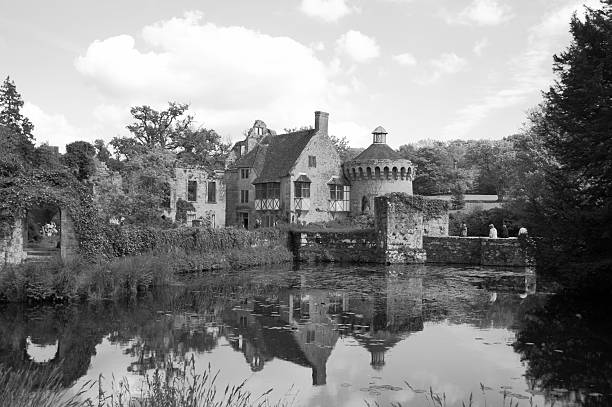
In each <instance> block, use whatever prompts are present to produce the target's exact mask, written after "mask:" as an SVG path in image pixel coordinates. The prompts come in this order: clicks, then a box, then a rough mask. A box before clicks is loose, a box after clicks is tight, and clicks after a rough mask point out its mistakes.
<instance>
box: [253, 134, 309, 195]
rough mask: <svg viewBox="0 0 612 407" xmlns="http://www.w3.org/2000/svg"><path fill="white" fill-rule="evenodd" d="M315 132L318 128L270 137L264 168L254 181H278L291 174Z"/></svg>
mask: <svg viewBox="0 0 612 407" xmlns="http://www.w3.org/2000/svg"><path fill="white" fill-rule="evenodd" d="M315 134H317V130H314V129H312V130H301V131H296V132H293V133H287V134H281V135H278V136H274V137H269V138H268V140H267V142H268V148H267V151H266V154H265V161H264V163H263V169H262V171H261V173H260V175H259V177H258V178H257V179H256V180H255V181H254V183H261V182H278V181H279V180H280V178H282V177H285V176H287V175H289V173H290V172H291V169H292V168H293V166H294V165H295V162H296V161H297V159H298V158H299V157H300V154H302V151H303V150H304V148H305V147H306V145H307V144H308V142H309V141H310V139H312V137H313V136H314V135H315ZM247 155H248V154H247ZM246 157H247V156H245V158H246Z"/></svg>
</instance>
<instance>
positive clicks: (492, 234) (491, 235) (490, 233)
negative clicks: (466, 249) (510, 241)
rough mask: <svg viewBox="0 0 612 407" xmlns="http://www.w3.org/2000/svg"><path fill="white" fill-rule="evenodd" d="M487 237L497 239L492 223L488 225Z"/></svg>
mask: <svg viewBox="0 0 612 407" xmlns="http://www.w3.org/2000/svg"><path fill="white" fill-rule="evenodd" d="M489 239H497V229H495V226H494V225H493V224H492V223H491V224H490V225H489Z"/></svg>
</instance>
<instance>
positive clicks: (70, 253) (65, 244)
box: [60, 208, 79, 261]
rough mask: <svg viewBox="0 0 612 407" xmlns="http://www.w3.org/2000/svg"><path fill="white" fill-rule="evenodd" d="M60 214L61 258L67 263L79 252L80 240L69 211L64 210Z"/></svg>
mask: <svg viewBox="0 0 612 407" xmlns="http://www.w3.org/2000/svg"><path fill="white" fill-rule="evenodd" d="M60 214H61V216H60V219H61V221H60V222H61V226H60V231H61V232H60V233H61V238H60V239H61V240H60V242H61V243H60V256H61V257H62V260H64V261H66V260H70V259H72V258H74V257H75V256H76V255H77V253H78V252H79V240H78V239H77V236H76V231H75V229H74V221H73V220H72V218H71V217H70V214H69V213H68V210H67V209H65V208H62V209H60Z"/></svg>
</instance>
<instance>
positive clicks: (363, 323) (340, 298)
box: [223, 278, 423, 385]
mask: <svg viewBox="0 0 612 407" xmlns="http://www.w3.org/2000/svg"><path fill="white" fill-rule="evenodd" d="M422 288H423V286H422V279H421V278H409V279H394V278H388V279H386V287H380V289H379V290H377V291H376V292H377V294H367V293H364V294H355V293H351V294H350V295H349V293H348V292H346V291H343V290H338V291H333V290H324V289H309V288H307V287H306V286H305V284H304V280H303V279H302V284H301V287H300V288H294V289H285V290H282V291H281V292H279V293H278V294H277V295H274V296H268V297H263V296H262V297H253V298H249V299H246V300H243V301H242V302H241V303H240V304H238V305H237V306H236V307H234V308H233V309H231V310H228V311H227V312H226V313H225V314H224V316H223V322H224V324H225V333H226V335H227V337H228V339H229V341H230V343H231V344H232V346H233V347H234V349H236V350H239V351H241V352H242V353H243V354H244V356H245V358H246V361H247V363H249V365H250V366H251V369H252V370H253V371H259V370H261V369H263V367H264V364H265V363H266V362H268V361H270V360H272V359H273V358H280V359H283V360H287V361H290V362H293V363H296V364H299V365H301V366H307V367H310V368H311V369H312V381H313V384H314V385H321V384H325V383H326V368H325V365H326V363H327V359H328V358H329V356H330V354H331V351H332V349H333V348H334V346H335V344H336V342H337V340H338V338H340V337H343V336H351V337H353V338H355V339H356V340H357V342H358V343H359V344H360V345H362V346H363V347H365V348H366V349H367V350H368V351H369V352H370V354H371V365H372V366H373V367H374V368H376V369H380V368H381V367H382V366H383V365H384V364H385V352H386V351H387V350H388V349H390V348H391V347H393V346H394V345H395V344H396V343H397V342H399V341H400V340H402V339H403V338H405V337H406V336H407V335H408V334H409V333H410V332H414V331H420V330H422V329H423V319H422V297H423V289H422Z"/></svg>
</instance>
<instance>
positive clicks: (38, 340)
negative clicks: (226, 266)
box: [0, 266, 612, 406]
mask: <svg viewBox="0 0 612 407" xmlns="http://www.w3.org/2000/svg"><path fill="white" fill-rule="evenodd" d="M594 301H595V302H592V301H591V300H586V299H583V298H582V297H580V298H578V297H575V298H574V297H573V296H572V295H570V294H554V293H552V291H551V289H549V288H548V289H547V288H546V284H545V283H542V282H540V281H537V278H536V275H535V274H534V273H533V272H532V271H530V270H524V269H522V270H516V269H514V270H513V269H510V270H508V269H491V268H478V267H435V266H402V267H376V266H374V267H373V266H368V267H308V268H301V269H298V270H294V269H291V268H289V267H287V268H280V269H272V270H270V269H268V270H256V271H248V272H235V273H230V275H229V276H228V275H227V274H207V275H204V276H200V277H188V278H186V279H185V280H184V281H183V284H182V285H180V286H177V287H171V288H168V289H164V290H162V291H160V292H154V293H149V294H147V295H146V296H144V297H141V298H138V299H135V300H132V301H129V302H121V303H117V302H106V303H97V304H81V305H72V306H54V307H36V308H31V307H24V306H14V305H1V306H0V363H4V364H7V365H9V366H13V367H21V366H24V365H25V364H27V363H32V362H34V366H48V365H59V366H60V369H61V371H62V374H63V377H62V379H63V383H64V385H65V386H66V387H68V388H72V389H77V388H80V387H81V386H82V385H83V384H84V383H85V382H87V381H88V380H97V379H99V377H100V375H102V377H103V383H104V385H106V386H110V384H109V383H110V381H111V378H112V377H113V376H114V377H115V378H116V379H120V378H123V379H124V380H127V381H128V382H129V383H130V386H131V387H132V388H138V386H139V385H140V383H142V379H143V377H145V376H146V375H147V374H149V375H150V374H152V373H153V372H154V370H155V369H156V368H159V369H164V370H166V371H172V370H173V369H176V370H182V367H183V366H184V364H185V363H189V362H190V361H191V360H193V361H195V366H196V369H200V370H205V369H208V366H209V365H210V366H211V368H212V369H213V370H214V371H216V370H220V373H219V376H218V379H217V383H218V385H219V388H220V390H222V389H223V388H224V387H225V384H227V383H230V384H239V383H240V382H241V381H243V380H246V388H247V389H249V390H251V391H253V392H254V393H256V394H261V393H263V392H265V391H267V390H269V389H273V390H272V393H271V394H270V398H271V399H272V400H278V399H285V400H290V401H292V403H293V405H295V406H302V405H303V406H363V405H365V403H366V401H367V402H369V403H373V402H378V403H379V404H380V405H382V406H385V405H390V404H391V403H398V402H399V403H401V405H403V406H423V405H433V403H431V401H430V400H428V399H427V397H428V396H427V394H428V393H429V390H430V388H431V389H432V391H433V392H435V393H438V394H440V395H442V394H443V395H444V396H445V397H446V405H448V406H453V405H461V402H466V404H467V400H468V398H469V395H470V393H472V394H473V397H474V400H475V401H476V403H477V404H476V405H484V402H485V400H486V402H487V405H502V403H503V402H504V397H506V404H504V405H507V403H508V399H509V398H512V399H513V404H512V405H514V403H517V402H518V405H525V406H528V405H539V406H545V405H552V404H553V403H554V405H557V406H562V405H565V406H574V405H612V395H611V394H610V393H612V360H611V357H612V345H611V339H610V338H611V335H610V331H609V328H610V324H609V320H610V316H609V314H607V311H606V310H609V309H610V307H609V304H608V305H607V306H603V307H602V306H601V304H598V302H597V301H600V302H601V303H602V304H604V303H608V302H609V301H608V299H607V298H606V299H599V300H598V299H594ZM96 393H97V388H96V389H92V393H91V396H95V395H96Z"/></svg>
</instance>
